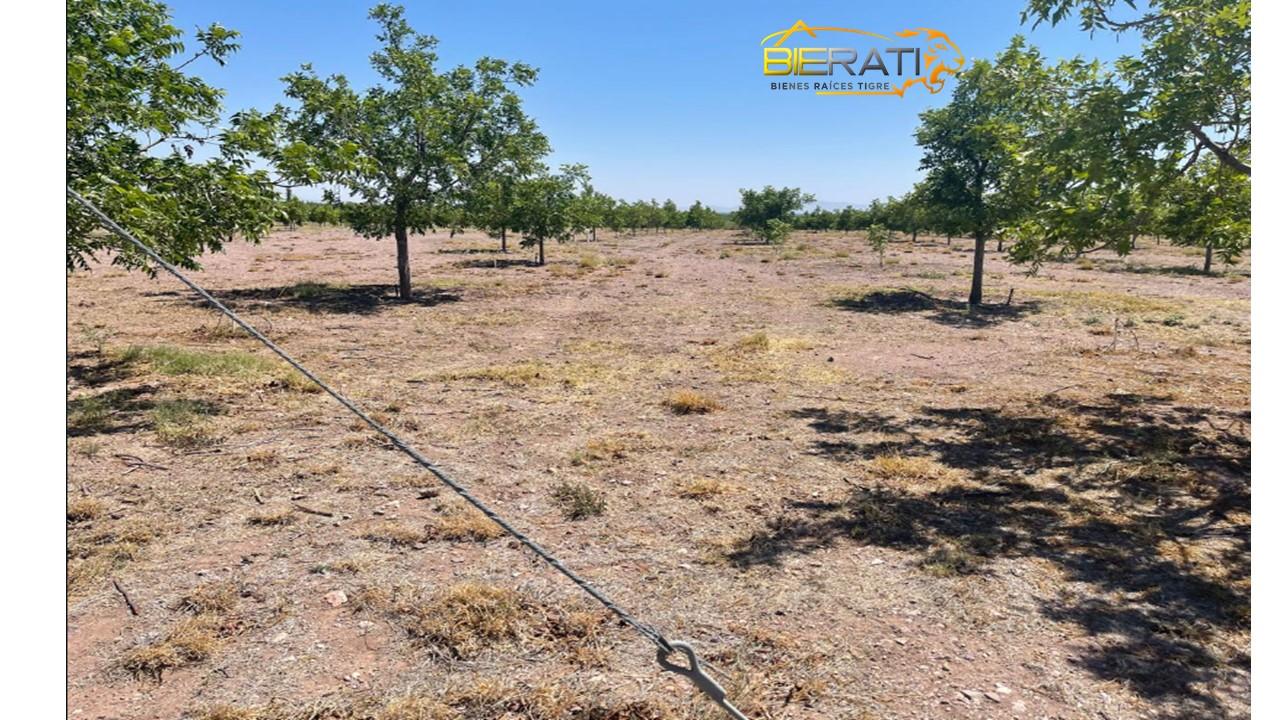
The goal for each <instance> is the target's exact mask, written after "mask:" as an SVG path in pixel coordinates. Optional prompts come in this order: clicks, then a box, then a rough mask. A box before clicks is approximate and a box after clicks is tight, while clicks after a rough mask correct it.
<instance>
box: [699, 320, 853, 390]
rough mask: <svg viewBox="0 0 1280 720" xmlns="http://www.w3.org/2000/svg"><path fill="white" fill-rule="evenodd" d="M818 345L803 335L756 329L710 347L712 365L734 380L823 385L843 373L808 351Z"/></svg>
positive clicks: (728, 378) (725, 376)
mask: <svg viewBox="0 0 1280 720" xmlns="http://www.w3.org/2000/svg"><path fill="white" fill-rule="evenodd" d="M816 347H817V344H816V343H815V342H814V341H813V340H810V339H808V338H803V337H782V336H774V335H770V334H768V333H766V332H756V333H752V334H750V335H746V336H744V337H741V338H739V339H737V340H735V341H733V342H731V343H728V344H722V345H721V344H718V345H717V346H716V347H713V348H711V349H710V351H709V354H708V358H709V359H710V363H711V366H712V367H713V368H714V369H715V370H716V371H718V372H719V373H720V374H721V375H723V376H724V378H725V379H726V380H729V381H732V382H751V383H769V384H776V383H795V384H800V385H822V384H829V383H832V382H835V381H837V380H838V379H839V378H840V377H841V374H840V373H839V372H838V371H836V370H834V369H833V368H831V367H829V366H828V364H827V363H826V362H824V361H823V359H822V358H819V357H817V356H815V355H814V354H813V353H811V352H808V351H811V350H813V349H814V348H816Z"/></svg>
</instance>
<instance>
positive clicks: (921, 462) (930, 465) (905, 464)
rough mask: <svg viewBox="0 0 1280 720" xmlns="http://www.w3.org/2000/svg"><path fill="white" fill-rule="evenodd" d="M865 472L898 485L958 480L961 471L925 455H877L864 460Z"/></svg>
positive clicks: (906, 485) (931, 483)
mask: <svg viewBox="0 0 1280 720" xmlns="http://www.w3.org/2000/svg"><path fill="white" fill-rule="evenodd" d="M865 467H866V470H867V472H868V473H869V474H870V475H872V476H874V477H876V478H879V479H880V480H882V481H884V482H886V483H888V484H890V485H894V486H898V487H907V488H910V487H919V486H923V485H939V484H945V483H952V482H956V481H957V480H960V479H961V477H962V473H961V472H960V471H959V470H956V469H955V468H950V467H947V466H946V465H943V464H942V463H940V462H938V461H937V460H934V459H933V458H927V457H914V456H907V455H899V454H896V453H895V454H892V455H879V456H877V457H874V458H872V459H871V460H868V461H867V462H866V465H865Z"/></svg>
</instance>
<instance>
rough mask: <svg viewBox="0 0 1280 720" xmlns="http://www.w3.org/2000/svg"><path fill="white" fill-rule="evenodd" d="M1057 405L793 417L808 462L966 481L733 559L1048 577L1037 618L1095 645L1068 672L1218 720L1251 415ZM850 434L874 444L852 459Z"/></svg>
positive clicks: (1244, 563) (1235, 626)
mask: <svg viewBox="0 0 1280 720" xmlns="http://www.w3.org/2000/svg"><path fill="white" fill-rule="evenodd" d="M1054 397H1055V396H1050V398H1047V399H1046V402H1043V403H1041V404H1038V405H1035V406H1032V407H1030V408H1027V409H1025V410H1022V411H1013V410H1008V409H992V408H934V407H926V408H923V409H922V410H921V411H920V413H919V414H918V415H916V416H914V417H912V418H909V419H906V420H901V419H895V418H890V417H885V416H883V415H880V414H875V413H858V412H849V411H831V410H828V409H826V408H812V407H811V408H803V409H801V410H797V411H796V412H794V413H793V417H795V418H797V419H801V420H804V421H806V422H808V423H809V425H810V427H812V428H813V429H814V430H816V431H817V432H818V433H819V435H820V437H819V440H818V441H817V442H816V443H815V444H814V445H813V447H812V448H811V449H812V450H813V451H814V452H817V453H823V454H827V455H828V456H830V457H831V458H832V459H833V460H837V461H842V462H843V461H850V460H854V459H864V458H870V457H872V456H874V455H876V454H882V453H894V454H902V455H919V456H927V457H930V458H933V459H936V460H937V461H939V462H941V463H942V464H944V465H946V466H949V467H950V468H955V469H961V470H965V471H968V472H967V473H966V474H967V475H968V476H969V478H968V479H966V480H943V481H939V482H937V483H934V484H932V485H925V486H923V487H910V486H895V485H892V484H889V483H887V482H886V483H882V484H878V485H859V486H856V487H855V489H854V490H853V491H852V492H851V494H850V495H849V497H848V498H846V499H844V500H842V501H839V502H814V501H811V500H807V499H806V500H802V501H796V502H793V503H792V504H791V505H790V506H789V507H788V508H787V509H786V510H784V511H783V512H782V513H780V514H779V515H777V516H775V517H772V518H770V519H768V520H767V522H766V523H765V524H764V526H763V527H761V528H760V529H758V530H757V531H756V532H755V533H754V534H752V535H750V536H749V537H747V538H745V539H744V540H742V541H741V542H740V543H739V544H738V545H737V546H736V547H735V548H734V549H733V550H732V551H731V552H730V553H729V559H730V560H731V561H732V562H733V563H735V564H737V565H739V566H742V567H749V566H755V565H773V564H777V563H778V562H780V561H781V560H782V559H783V558H784V557H786V556H788V555H794V554H805V553H810V552H813V551H816V550H819V549H824V548H830V547H834V546H837V545H839V544H841V543H844V542H854V543H860V544H867V545H876V546H881V547H889V548H895V549H899V550H904V551H908V552H913V553H916V554H917V555H918V563H919V565H920V567H921V568H922V569H924V570H928V571H930V572H934V573H935V574H938V572H939V571H941V574H952V575H955V574H964V573H969V572H980V571H984V569H985V568H986V567H987V566H988V565H989V563H990V561H992V560H995V559H998V558H1006V559H1008V558H1035V559H1038V560H1040V561H1047V562H1049V563H1051V564H1052V565H1053V566H1055V567H1056V568H1058V569H1059V570H1060V571H1061V572H1062V573H1063V575H1064V580H1065V581H1066V583H1067V584H1064V585H1062V586H1061V589H1060V592H1059V593H1057V594H1055V595H1051V596H1042V597H1040V605H1041V611H1042V612H1043V613H1044V614H1045V616H1046V617H1049V618H1052V619H1054V620H1056V621H1060V622H1068V623H1072V624H1075V625H1077V626H1078V627H1080V628H1081V629H1082V630H1084V631H1085V632H1086V633H1088V634H1090V635H1092V636H1095V639H1096V642H1095V643H1093V644H1091V645H1090V646H1089V647H1087V648H1086V649H1084V650H1082V651H1080V652H1079V653H1078V656H1077V657H1076V659H1075V660H1074V662H1076V663H1077V664H1078V665H1079V666H1081V667H1083V668H1085V669H1087V670H1088V671H1090V672H1092V673H1093V674H1095V675H1097V676H1098V677H1100V678H1105V679H1108V680H1113V681H1117V682H1121V683H1123V684H1125V685H1127V686H1128V687H1130V688H1132V689H1133V690H1134V691H1135V692H1136V693H1138V694H1140V695H1141V696H1143V697H1145V698H1147V699H1149V700H1150V701H1152V702H1153V703H1155V704H1157V705H1158V706H1159V710H1160V711H1161V712H1164V714H1165V715H1166V716H1169V717H1174V716H1177V717H1220V716H1222V715H1223V714H1225V713H1227V712H1228V709H1227V708H1226V706H1224V705H1223V704H1222V702H1221V700H1220V697H1219V694H1218V693H1215V692H1214V691H1213V688H1214V687H1215V686H1217V687H1218V688H1221V687H1223V685H1224V684H1228V685H1229V684H1231V679H1230V678H1231V675H1232V674H1233V673H1234V672H1235V671H1243V672H1245V673H1247V672H1248V668H1249V662H1250V659H1249V652H1248V648H1247V642H1240V641H1239V638H1240V637H1241V636H1247V633H1248V632H1249V623H1250V620H1249V577H1250V521H1249V519H1248V513H1249V504H1250V487H1249V476H1250V441H1249V438H1248V422H1249V413H1248V412H1242V413H1235V412H1224V411H1221V410H1218V409H1214V408H1198V407H1189V406H1185V405H1177V404H1174V403H1172V402H1170V401H1169V400H1168V399H1166V398H1157V397H1151V396H1141V395H1126V394H1114V395H1109V396H1106V397H1105V398H1103V399H1102V400H1101V401H1100V402H1080V401H1069V400H1064V399H1052V398H1054ZM863 433H874V434H875V435H876V437H877V438H879V439H876V440H875V441H874V442H870V443H867V444H865V445H859V444H858V438H857V436H858V435H859V434H863ZM883 438H889V439H887V440H885V439H883ZM833 445H835V446H838V450H836V451H833V450H832V446H833ZM939 554H942V555H944V556H945V557H946V558H947V559H946V562H945V563H944V564H943V565H941V566H939V565H938V564H937V563H938V562H939V561H938V560H937V556H938V555H939ZM1081 585H1083V586H1085V587H1087V588H1088V589H1087V591H1084V592H1081V591H1079V589H1078V588H1079V587H1080V586H1081Z"/></svg>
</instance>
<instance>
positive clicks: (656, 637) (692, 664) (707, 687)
mask: <svg viewBox="0 0 1280 720" xmlns="http://www.w3.org/2000/svg"><path fill="white" fill-rule="evenodd" d="M67 197H70V198H71V199H73V200H75V201H76V202H78V203H80V204H81V205H83V206H84V208H85V209H86V210H88V211H89V213H90V214H91V215H93V216H94V217H95V218H97V219H98V222H100V223H101V224H102V226H103V227H105V228H106V229H108V230H110V231H111V232H113V233H115V234H116V235H119V236H120V237H121V238H123V239H124V240H126V241H128V242H129V243H130V244H132V245H133V246H135V247H136V248H138V249H139V250H141V251H142V253H143V254H144V255H146V256H147V257H148V258H150V259H151V260H152V261H154V262H155V263H156V264H157V265H159V266H160V267H162V268H164V269H165V270H167V271H168V272H169V274H170V275H173V276H174V277H176V278H177V279H178V280H179V281H181V282H182V284H183V285H186V286H187V287H188V288H191V290H192V291H193V292H195V293H196V294H197V295H199V296H200V297H202V298H204V300H205V302H208V303H209V304H210V305H212V306H213V307H214V308H216V309H217V310H218V311H219V312H221V313H222V314H223V315H226V316H227V317H228V318H230V319H231V321H232V322H234V323H235V324H237V325H239V326H240V327H241V328H243V329H244V331H245V332H247V333H249V334H250V335H252V336H253V337H254V338H257V340H258V341H259V342H261V343H262V344H263V345H266V346H267V349H269V350H270V351H271V352H273V353H275V354H276V355H278V356H280V358H281V359H282V360H284V361H285V362H286V363H288V364H289V365H291V366H292V367H293V369H295V370H297V371H298V372H299V373H301V374H302V375H303V376H304V377H306V378H307V379H308V380H310V381H311V382H313V383H315V384H316V385H317V386H318V387H319V388H320V389H321V390H323V391H325V392H326V393H328V394H329V396H330V397H332V398H333V399H334V400H337V401H338V403H339V404H341V405H342V406H343V407H345V408H346V409H347V410H350V411H351V413H352V414H354V415H355V416H356V417H358V418H360V419H361V420H363V421H364V422H365V424H366V425H368V426H369V427H371V428H373V430H374V431H375V432H377V433H378V434H380V435H382V436H383V437H385V438H387V439H388V440H390V441H391V444H392V445H394V446H395V447H396V448H397V449H398V450H400V452H402V453H404V454H405V455H408V456H409V457H410V458H411V459H412V460H413V461H414V462H416V463H417V464H419V465H421V466H422V467H423V468H425V469H426V470H427V471H428V472H430V473H431V474H432V475H434V476H436V478H437V479H439V480H440V482H442V483H444V484H445V485H447V486H448V487H449V489H450V490H453V492H454V493H456V494H457V495H458V496H459V497H461V498H462V499H463V500H465V501H467V502H468V503H470V504H471V506H472V507H474V508H475V509H477V510H479V511H480V512H481V513H483V514H484V515H485V516H486V517H488V518H489V519H490V520H492V521H493V522H494V523H496V524H497V525H498V526H499V527H501V528H502V529H503V530H504V531H505V532H506V533H507V534H508V535H510V536H511V537H513V538H515V539H516V540H518V541H519V542H520V544H521V545H524V546H525V547H527V548H529V550H531V551H532V552H533V554H535V555H537V556H538V557H540V558H542V559H543V560H544V561H546V563H547V564H548V565H550V566H551V567H553V568H555V569H556V570H558V571H559V572H560V574H561V575H564V576H565V577H567V578H569V580H570V581H571V582H573V584H574V585H577V586H578V587H579V588H580V589H581V590H582V591H583V592H585V593H586V594H588V595H590V596H591V597H593V598H595V599H596V601H597V602H599V603H600V604H601V605H603V606H604V607H605V609H606V610H608V611H609V612H611V613H613V614H614V615H615V616H617V618H618V619H619V620H621V621H623V622H624V623H626V624H627V625H629V626H631V627H632V628H633V629H634V630H635V631H636V632H638V633H640V634H641V635H643V636H644V637H645V638H647V639H648V640H649V641H650V642H652V643H653V644H654V645H656V646H657V648H658V664H659V665H660V666H662V668H663V669H664V670H667V671H670V672H674V673H677V674H679V675H683V676H685V677H687V678H689V680H690V681H691V682H693V684H694V686H695V687H697V688H698V689H699V690H701V691H702V692H703V693H705V694H706V695H707V697H709V698H710V699H711V700H712V701H713V702H715V703H716V704H717V705H719V706H720V707H721V708H722V709H723V710H724V711H725V712H726V713H728V714H729V716H730V717H732V718H734V720H748V719H747V716H746V715H743V714H742V712H741V711H740V710H738V709H737V708H736V707H734V706H733V704H732V703H731V702H729V700H728V699H727V698H726V696H725V692H724V689H723V688H721V687H720V685H719V684H717V683H716V681H715V680H714V679H712V678H711V677H710V676H709V675H707V674H706V673H704V672H703V671H702V669H701V667H700V665H699V658H698V656H697V654H696V653H695V652H694V650H693V647H692V646H691V645H689V644H688V643H686V642H680V641H674V640H668V639H667V638H666V637H665V636H663V634H662V633H661V632H660V631H658V629H657V628H655V627H654V626H652V625H649V624H647V623H644V622H641V621H640V620H637V619H636V618H635V617H633V616H632V615H631V614H630V613H628V612H627V611H626V610H623V609H622V608H621V607H619V606H618V604H617V603H615V602H614V601H613V600H611V599H610V598H609V596H607V595H605V594H604V593H603V592H601V591H600V590H599V589H598V588H597V587H596V586H594V585H592V584H591V583H590V582H588V581H587V580H586V579H585V578H583V577H582V576H580V575H578V574H577V573H575V572H574V571H573V570H570V569H569V568H568V567H567V566H566V565H565V564H564V563H562V562H560V560H559V559H558V558H556V556H554V555H552V554H551V553H550V552H548V551H547V550H545V549H543V547H542V546H541V545H539V544H538V543H536V542H534V541H533V540H532V539H531V538H530V537H529V536H528V535H525V534H524V533H523V532H521V531H520V530H517V529H516V528H515V526H513V525H512V524H511V523H509V522H507V521H506V519H504V518H503V517H502V516H501V515H499V514H498V513H497V512H496V511H494V510H493V509H492V508H490V507H489V506H488V505H485V504H484V503H483V502H481V501H480V500H479V499H478V498H476V497H475V496H474V495H472V494H471V492H470V491H469V490H467V488H466V486H464V485H462V484H461V483H459V482H458V481H456V480H454V479H453V478H452V477H450V476H449V474H448V473H446V472H445V471H444V470H443V469H442V468H441V467H440V466H439V465H436V464H435V463H433V462H431V460H429V459H427V457H426V456H424V455H423V454H422V453H420V452H418V451H417V450H416V449H414V447H413V446H412V445H410V444H409V443H408V442H407V441H405V440H404V439H403V438H401V437H400V436H399V435H396V434H395V433H394V432H392V431H391V430H390V429H389V428H387V427H386V426H384V425H383V424H382V423H379V422H378V421H377V420H374V419H373V418H372V417H369V415H368V414H367V413H366V412H365V411H364V410H361V409H360V407H359V406H358V405H356V404H355V402H354V401H352V400H350V399H348V398H347V397H346V396H345V395H343V394H342V393H340V392H338V391H337V390H335V389H333V388H332V387H330V386H329V385H328V383H326V382H324V381H323V380H321V379H320V378H319V377H317V376H316V374H315V373H313V372H311V371H310V370H308V369H307V368H306V366H304V365H303V364H302V363H301V362H299V361H297V360H295V359H294V358H293V356H291V355H289V353H287V352H285V351H284V350H283V349H282V348H281V347H280V346H279V345H276V344H275V343H274V342H272V341H271V339H270V338H268V337H267V336H266V335H263V334H262V333H261V332H259V331H258V329H257V328H255V327H253V326H252V325H250V324H249V323H248V322H247V321H245V320H243V319H241V317H240V316H239V315H237V314H235V312H233V311H232V310H231V309H230V308H228V307H227V306H226V305H223V304H222V303H221V302H220V301H219V300H218V299H217V298H215V297H214V296H213V295H211V294H209V291H207V290H205V289H204V288H202V287H200V286H199V285H197V284H196V283H195V281H193V280H191V279H190V278H188V277H187V276H186V275H184V274H183V273H182V271H181V270H179V269H178V268H177V267H175V266H174V265H173V264H172V263H170V262H168V261H167V260H165V259H164V258H162V257H160V254H159V253H157V252H156V251H155V250H152V249H151V247H150V246H149V245H147V244H146V243H144V242H142V241H141V240H139V239H138V238H137V237H135V236H134V235H133V233H130V232H129V231H128V230H125V229H124V228H123V227H121V226H120V225H119V224H117V223H116V222H115V221H114V220H112V219H111V218H110V217H108V216H107V214H106V213H104V212H102V211H101V210H99V209H98V208H97V206H95V205H94V204H93V203H91V202H89V201H88V200H86V199H85V198H84V197H83V196H81V195H80V193H77V192H76V191H75V190H72V189H71V188H67ZM677 652H678V653H680V654H682V655H684V656H685V658H686V660H687V661H688V663H689V664H688V666H682V665H678V664H676V663H673V662H671V659H670V656H671V655H672V654H673V653H677Z"/></svg>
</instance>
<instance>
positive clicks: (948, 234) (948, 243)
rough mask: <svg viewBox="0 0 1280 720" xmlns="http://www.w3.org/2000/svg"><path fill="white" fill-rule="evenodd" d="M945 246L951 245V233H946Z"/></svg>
mask: <svg viewBox="0 0 1280 720" xmlns="http://www.w3.org/2000/svg"><path fill="white" fill-rule="evenodd" d="M947 247H951V233H947Z"/></svg>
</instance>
